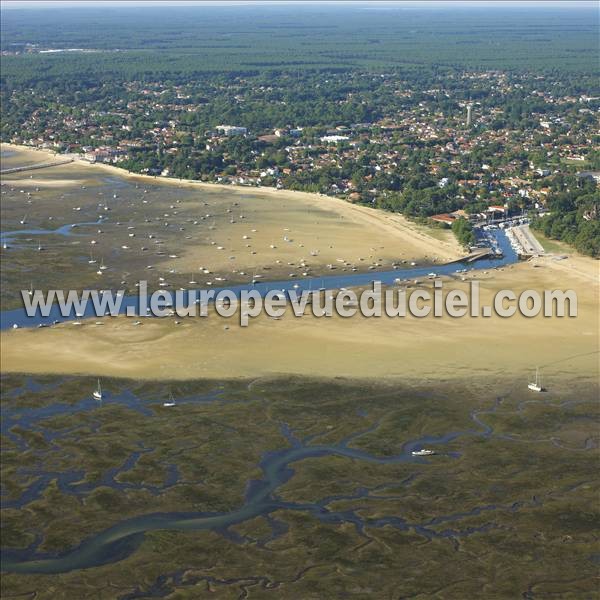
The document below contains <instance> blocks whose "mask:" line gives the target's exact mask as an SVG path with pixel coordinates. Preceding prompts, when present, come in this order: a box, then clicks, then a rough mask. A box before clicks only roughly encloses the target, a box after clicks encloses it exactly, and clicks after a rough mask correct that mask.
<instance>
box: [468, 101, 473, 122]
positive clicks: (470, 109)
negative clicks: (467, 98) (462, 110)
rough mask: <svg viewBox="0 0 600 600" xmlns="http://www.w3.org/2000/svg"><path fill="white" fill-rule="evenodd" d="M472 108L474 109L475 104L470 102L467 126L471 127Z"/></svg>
mask: <svg viewBox="0 0 600 600" xmlns="http://www.w3.org/2000/svg"><path fill="white" fill-rule="evenodd" d="M472 110H473V105H472V104H471V103H470V102H469V104H467V127H471V121H472V116H471V111H472Z"/></svg>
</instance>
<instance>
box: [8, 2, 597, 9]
mask: <svg viewBox="0 0 600 600" xmlns="http://www.w3.org/2000/svg"><path fill="white" fill-rule="evenodd" d="M361 5H364V8H365V9H366V8H368V9H370V10H384V9H388V10H390V9H394V8H397V9H419V8H423V9H440V8H448V7H451V8H487V9H498V8H533V9H540V10H541V9H548V8H568V9H573V8H588V9H589V8H597V3H596V2H594V1H593V0H575V1H568V0H540V1H532V0H491V1H489V2H485V1H483V0H412V1H410V0H409V1H405V0H400V1H399V0H392V1H386V0H382V1H378V2H368V1H367V0H327V1H325V2H323V1H320V0H231V1H228V0H221V1H218V0H173V1H169V0H1V1H0V10H6V9H9V10H15V9H49V8H71V9H73V8H100V7H110V8H142V7H145V8H158V7H171V8H172V7H174V6H176V7H194V8H205V7H213V8H215V7H218V8H226V7H229V8H236V7H246V6H279V7H281V6H294V7H308V6H328V7H333V6H345V7H347V6H355V7H360V6H361Z"/></svg>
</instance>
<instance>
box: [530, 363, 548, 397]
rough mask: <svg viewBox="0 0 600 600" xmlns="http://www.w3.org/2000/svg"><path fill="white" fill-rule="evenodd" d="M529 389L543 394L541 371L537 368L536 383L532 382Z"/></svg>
mask: <svg viewBox="0 0 600 600" xmlns="http://www.w3.org/2000/svg"><path fill="white" fill-rule="evenodd" d="M527 387H528V388H529V389H530V390H531V391H532V392H543V391H544V388H543V387H542V378H541V377H540V372H539V369H538V368H537V367H536V369H535V381H532V382H530V383H529V384H528V385H527Z"/></svg>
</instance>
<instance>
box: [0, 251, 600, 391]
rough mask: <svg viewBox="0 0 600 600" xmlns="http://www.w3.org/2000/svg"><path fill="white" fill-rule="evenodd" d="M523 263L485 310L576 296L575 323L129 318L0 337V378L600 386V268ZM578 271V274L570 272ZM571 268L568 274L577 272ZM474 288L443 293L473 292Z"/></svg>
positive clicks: (487, 284) (492, 282)
mask: <svg viewBox="0 0 600 600" xmlns="http://www.w3.org/2000/svg"><path fill="white" fill-rule="evenodd" d="M534 264H536V263H521V264H517V265H513V266H509V267H506V268H504V269H502V270H497V271H496V270H493V271H489V272H488V274H487V275H484V274H483V273H481V272H473V275H471V277H475V278H478V279H480V280H481V302H482V304H483V303H487V302H490V300H491V298H492V294H493V293H494V292H496V291H498V290H501V289H512V290H514V291H515V292H517V293H518V292H519V291H521V290H524V289H536V290H538V291H540V292H542V291H543V290H544V289H563V290H566V289H573V290H575V291H576V292H577V295H578V316H577V317H576V318H566V317H565V318H557V317H543V316H538V317H534V318H525V317H522V316H519V315H517V316H514V317H511V318H504V319H503V318H500V317H498V316H492V317H491V318H483V317H477V318H472V317H464V318H451V317H448V316H444V317H441V318H434V317H431V316H430V317H426V318H421V319H419V318H414V317H406V318H388V317H381V318H369V319H366V318H363V317H360V316H356V317H353V318H349V319H344V318H341V317H338V316H334V317H331V318H316V317H313V316H312V315H308V314H307V315H305V316H304V317H302V318H295V317H293V316H292V315H291V314H286V315H285V316H284V317H283V318H282V319H280V320H274V319H271V318H269V317H266V316H261V317H259V318H257V319H254V320H253V321H252V322H251V324H250V326H249V327H247V328H241V327H239V325H238V322H237V321H236V320H235V317H233V318H231V319H224V318H221V317H219V316H217V315H216V314H209V316H208V317H207V318H187V319H186V318H184V319H182V320H181V324H179V325H176V324H175V321H174V319H173V318H165V319H148V320H144V322H143V325H140V326H137V327H136V326H133V319H128V318H125V317H117V318H108V319H103V323H104V325H102V326H96V325H94V323H95V321H94V320H89V321H86V322H85V324H84V325H83V326H80V327H75V326H73V325H72V324H69V323H65V324H62V325H60V326H57V327H53V328H49V329H39V330H38V329H30V330H26V329H23V330H16V331H6V332H3V333H2V338H1V339H2V370H3V371H4V372H11V371H27V372H34V373H87V374H97V375H106V376H108V375H110V376H120V377H132V378H140V379H156V378H160V379H195V378H230V377H252V376H260V375H273V374H297V375H312V376H325V377H335V376H347V377H362V378H382V377H409V378H418V379H438V378H440V377H443V378H453V377H456V378H464V377H471V376H483V377H485V376H487V375H489V374H504V375H506V374H507V373H512V374H514V377H515V380H520V381H527V377H529V376H530V375H531V373H532V371H533V370H534V369H535V367H536V366H540V367H542V368H543V371H544V374H545V376H546V377H547V378H549V379H550V380H551V379H552V377H557V376H558V375H559V374H561V373H569V374H581V375H582V376H589V377H592V378H593V377H597V376H598V358H599V355H598V351H599V331H600V330H599V319H598V304H597V302H598V279H597V275H596V276H595V271H596V268H597V266H598V263H597V262H594V261H591V260H588V259H583V258H579V259H578V258H576V259H567V260H564V261H554V260H550V259H544V260H542V261H539V262H538V263H537V264H538V266H537V267H534ZM570 266H571V267H570ZM569 267H570V268H569ZM467 286H468V281H464V282H463V281H452V282H450V281H447V282H446V283H445V289H446V290H448V289H451V288H458V289H465V290H467Z"/></svg>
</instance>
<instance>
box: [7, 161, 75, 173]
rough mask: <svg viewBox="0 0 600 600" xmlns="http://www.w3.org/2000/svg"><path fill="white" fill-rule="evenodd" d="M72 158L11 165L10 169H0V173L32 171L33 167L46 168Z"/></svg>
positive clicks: (64, 163) (64, 162)
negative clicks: (17, 165)
mask: <svg viewBox="0 0 600 600" xmlns="http://www.w3.org/2000/svg"><path fill="white" fill-rule="evenodd" d="M73 160H74V159H73V158H64V159H62V160H59V161H53V162H43V163H37V164H35V165H25V166H23V167H12V168H10V169H2V170H0V175H8V174H9V173H20V172H22V171H33V170H35V169H46V168H47V167H57V166H59V165H66V164H68V163H71V162H73Z"/></svg>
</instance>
